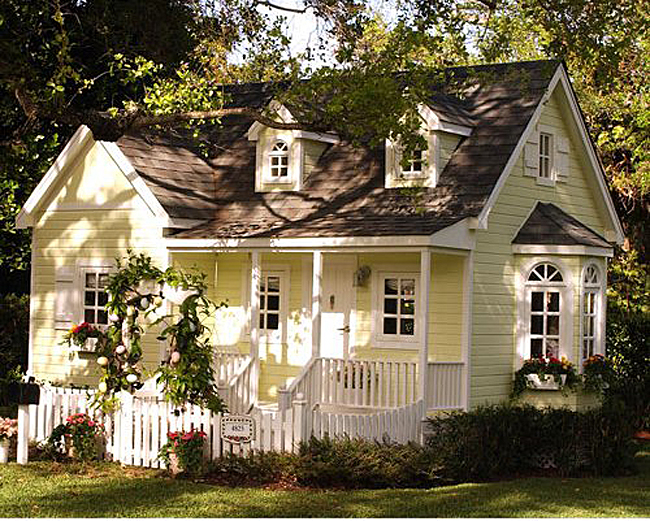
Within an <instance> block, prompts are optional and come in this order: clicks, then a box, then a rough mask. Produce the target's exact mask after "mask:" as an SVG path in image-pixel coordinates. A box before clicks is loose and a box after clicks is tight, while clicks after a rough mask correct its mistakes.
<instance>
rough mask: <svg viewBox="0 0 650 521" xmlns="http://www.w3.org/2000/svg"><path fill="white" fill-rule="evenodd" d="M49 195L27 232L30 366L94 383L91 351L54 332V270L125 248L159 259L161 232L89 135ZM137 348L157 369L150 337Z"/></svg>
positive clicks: (50, 375) (46, 375)
mask: <svg viewBox="0 0 650 521" xmlns="http://www.w3.org/2000/svg"><path fill="white" fill-rule="evenodd" d="M82 174H83V175H82ZM53 193H54V194H55V195H54V196H53V198H52V199H51V200H50V201H48V202H47V203H46V204H45V205H44V206H43V211H41V213H40V214H39V215H38V216H37V220H36V224H35V226H34V232H33V255H34V257H33V265H32V270H33V273H34V280H33V284H34V286H33V290H32V294H31V301H32V316H31V321H32V330H33V334H32V360H33V369H34V372H35V373H36V375H37V376H38V377H39V378H42V379H44V380H50V381H57V382H66V383H70V382H74V383H77V384H88V385H95V384H96V383H97V374H98V373H97V370H96V364H95V363H94V361H93V360H94V358H95V357H94V356H92V355H85V354H79V353H76V352H73V351H72V350H70V349H69V348H68V347H67V346H62V345H60V341H61V337H62V334H63V333H64V331H55V323H54V311H55V291H56V284H55V273H56V268H57V267H62V266H64V267H65V266H68V267H70V266H75V265H76V262H77V260H78V259H85V260H93V259H96V260H111V259H114V258H115V257H117V256H123V255H125V254H126V249H127V248H133V249H134V250H135V251H136V252H146V253H148V254H149V255H151V256H152V258H153V259H154V261H155V262H156V263H158V264H161V263H164V262H165V261H166V254H165V252H164V249H163V248H162V247H161V242H162V241H161V237H162V230H161V227H160V225H159V224H157V223H156V221H155V220H154V218H153V217H154V216H153V214H152V212H151V211H150V210H149V209H148V207H147V206H146V205H145V203H144V201H143V200H142V199H141V198H140V196H139V195H138V194H137V193H136V191H135V190H134V189H133V187H132V186H131V184H130V183H129V181H128V180H127V179H126V178H125V176H124V175H123V174H122V172H121V171H120V170H119V169H118V167H117V165H115V163H114V162H113V160H112V159H111V158H110V156H109V155H108V154H107V153H106V151H105V150H104V148H103V147H102V146H101V145H100V144H97V143H95V142H93V141H92V140H90V143H88V144H87V145H86V147H85V149H84V150H83V151H82V152H81V153H80V155H79V157H78V159H77V160H76V162H75V163H74V164H72V165H71V166H70V168H69V172H66V175H65V176H64V177H63V178H62V180H61V181H60V182H59V185H58V186H56V187H55V189H54V192H53ZM75 320H76V321H80V320H81V317H77V318H76V319H75ZM143 347H144V360H145V363H146V364H147V365H149V366H151V367H155V366H156V365H157V363H158V361H159V360H158V358H159V346H158V344H157V342H156V340H155V335H153V338H148V340H147V341H145V343H144V345H143Z"/></svg>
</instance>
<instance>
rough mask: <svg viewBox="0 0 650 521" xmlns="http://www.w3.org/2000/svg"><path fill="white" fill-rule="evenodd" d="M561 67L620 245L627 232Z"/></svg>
mask: <svg viewBox="0 0 650 521" xmlns="http://www.w3.org/2000/svg"><path fill="white" fill-rule="evenodd" d="M559 69H560V73H561V76H560V82H561V83H562V87H563V88H564V92H565V94H566V97H567V99H568V100H569V106H570V107H571V114H572V115H573V119H574V121H575V123H576V126H577V127H578V132H579V133H580V137H581V139H582V143H583V145H584V147H585V149H586V151H587V157H588V158H589V163H590V165H591V168H592V171H593V172H594V175H595V176H596V179H597V181H598V187H599V188H600V194H601V195H602V197H603V199H604V201H605V206H606V207H607V212H608V213H609V218H610V220H611V221H612V225H613V226H612V228H613V229H614V231H615V233H616V243H617V244H619V245H620V244H623V242H624V241H625V232H624V231H623V225H622V224H621V221H620V219H619V218H618V214H617V213H616V208H615V206H614V201H612V197H611V195H610V193H609V190H608V188H607V183H606V182H605V169H604V168H603V165H602V163H601V162H600V158H599V157H598V154H597V153H596V149H595V147H594V144H593V142H592V140H591V138H590V137H589V132H588V130H587V126H586V124H585V120H584V118H583V117H582V113H581V112H580V107H579V105H578V100H577V98H576V96H575V93H574V91H573V88H572V87H571V82H570V80H569V76H568V75H567V72H566V70H565V69H564V67H563V66H560V67H559Z"/></svg>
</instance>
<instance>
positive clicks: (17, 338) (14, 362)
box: [0, 294, 29, 406]
mask: <svg viewBox="0 0 650 521" xmlns="http://www.w3.org/2000/svg"><path fill="white" fill-rule="evenodd" d="M28 345H29V296H28V295H21V296H18V295H13V294H8V295H0V406H7V405H10V404H9V403H8V401H7V390H6V386H7V384H8V383H9V382H8V378H9V375H10V373H12V371H14V370H16V368H17V367H19V366H21V367H23V368H24V367H27V351H28Z"/></svg>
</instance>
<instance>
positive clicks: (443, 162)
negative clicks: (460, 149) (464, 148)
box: [436, 132, 460, 175]
mask: <svg viewBox="0 0 650 521" xmlns="http://www.w3.org/2000/svg"><path fill="white" fill-rule="evenodd" d="M436 134H437V136H438V144H439V147H440V156H439V158H440V164H439V165H438V175H440V174H441V173H442V171H443V170H444V169H445V166H447V163H448V162H449V159H450V158H451V156H452V154H453V153H454V150H456V147H457V146H458V143H459V142H460V136H457V135H455V134H448V133H446V132H436Z"/></svg>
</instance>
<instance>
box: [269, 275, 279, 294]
mask: <svg viewBox="0 0 650 521" xmlns="http://www.w3.org/2000/svg"><path fill="white" fill-rule="evenodd" d="M268 281H269V289H268V292H269V293H272V292H273V293H279V292H280V277H269V279H268Z"/></svg>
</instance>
